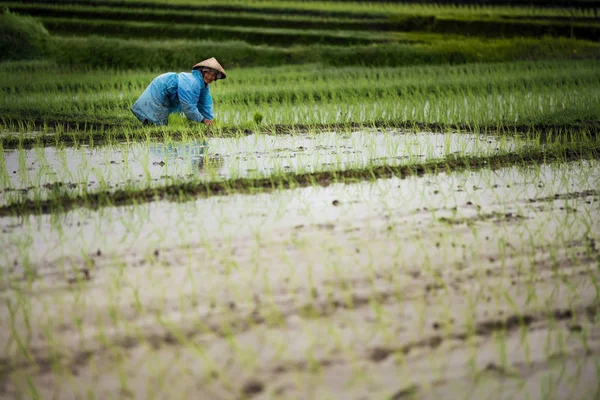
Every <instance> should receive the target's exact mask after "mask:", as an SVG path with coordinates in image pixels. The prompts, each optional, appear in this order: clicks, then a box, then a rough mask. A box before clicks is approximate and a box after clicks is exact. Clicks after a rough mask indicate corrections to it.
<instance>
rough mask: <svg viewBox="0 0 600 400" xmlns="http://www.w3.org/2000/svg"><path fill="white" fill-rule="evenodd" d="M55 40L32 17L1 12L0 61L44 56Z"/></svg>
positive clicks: (49, 52) (50, 51)
mask: <svg viewBox="0 0 600 400" xmlns="http://www.w3.org/2000/svg"><path fill="white" fill-rule="evenodd" d="M52 44H53V42H52V40H51V38H50V35H49V34H48V31H46V29H45V28H44V26H43V25H42V24H41V23H40V22H38V21H36V20H35V19H33V18H31V17H23V16H18V15H14V14H12V13H11V12H9V11H8V10H5V11H3V12H2V13H1V14H0V61H8V60H26V59H33V58H44V57H46V56H48V55H51V54H52V49H51V46H52Z"/></svg>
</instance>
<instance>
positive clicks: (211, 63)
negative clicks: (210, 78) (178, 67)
mask: <svg viewBox="0 0 600 400" xmlns="http://www.w3.org/2000/svg"><path fill="white" fill-rule="evenodd" d="M202 67H206V68H211V69H214V70H215V71H218V72H220V73H221V77H220V78H218V79H225V77H226V76H227V75H226V74H225V70H224V69H223V67H222V66H221V64H219V62H218V61H217V59H216V58H214V57H211V58H207V59H206V60H204V61H200V62H199V63H198V64H196V65H194V67H193V68H192V69H200V68H202Z"/></svg>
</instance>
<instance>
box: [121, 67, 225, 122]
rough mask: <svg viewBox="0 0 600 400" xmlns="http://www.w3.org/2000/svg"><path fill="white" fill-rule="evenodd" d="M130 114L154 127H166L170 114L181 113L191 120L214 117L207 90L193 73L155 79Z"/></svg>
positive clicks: (202, 80) (167, 75) (197, 75)
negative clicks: (150, 123)
mask: <svg viewBox="0 0 600 400" xmlns="http://www.w3.org/2000/svg"><path fill="white" fill-rule="evenodd" d="M131 111H132V112H133V114H134V115H135V116H136V117H137V118H138V119H139V120H140V121H143V120H145V119H147V120H148V121H149V122H152V123H154V124H156V125H167V124H168V118H169V114H171V113H174V112H182V111H183V113H184V114H185V116H186V117H187V119H189V120H190V121H196V122H202V120H203V119H208V120H212V119H213V118H214V115H213V102H212V97H211V95H210V88H209V87H208V85H207V84H206V83H204V79H203V78H202V73H200V72H199V71H196V70H193V71H192V72H182V73H180V74H177V73H175V72H167V73H166V74H162V75H159V76H157V77H156V78H154V80H153V81H152V83H150V86H148V87H147V88H146V90H144V93H142V95H141V96H140V97H139V99H137V100H136V102H135V103H134V104H133V106H132V107H131Z"/></svg>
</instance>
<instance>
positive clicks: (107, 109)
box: [0, 61, 600, 145]
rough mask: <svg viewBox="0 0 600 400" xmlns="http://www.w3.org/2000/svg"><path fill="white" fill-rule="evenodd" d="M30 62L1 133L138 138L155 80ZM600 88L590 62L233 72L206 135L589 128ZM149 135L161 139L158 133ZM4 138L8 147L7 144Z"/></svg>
mask: <svg viewBox="0 0 600 400" xmlns="http://www.w3.org/2000/svg"><path fill="white" fill-rule="evenodd" d="M29 65H30V64H27V63H25V64H23V68H24V70H23V71H15V68H17V66H16V64H9V65H7V66H6V70H4V71H2V69H0V91H1V92H3V93H6V94H8V95H7V96H4V97H3V98H2V99H0V109H1V110H2V111H3V112H2V121H3V122H2V123H3V126H4V128H5V129H13V130H14V129H16V130H20V131H24V130H27V129H31V128H32V127H31V126H30V125H31V124H33V125H34V126H37V127H44V126H47V127H55V128H56V129H58V130H59V132H60V130H61V129H72V128H73V127H74V126H75V125H79V126H80V127H81V128H84V127H85V126H88V127H89V128H94V129H93V131H94V133H92V132H91V131H90V132H85V131H84V132H80V133H77V134H76V135H81V136H80V138H81V140H87V139H85V138H91V137H96V138H98V135H100V136H101V135H102V129H100V130H98V129H99V128H101V126H105V128H106V129H109V128H110V129H112V128H118V127H122V128H123V130H122V131H121V132H120V133H118V129H112V130H114V131H115V132H108V131H107V132H106V134H107V135H109V136H112V135H114V134H116V135H117V136H118V137H121V138H125V137H133V136H136V135H141V136H142V137H143V135H144V133H141V132H145V131H144V130H142V131H140V133H135V131H136V130H139V129H138V128H137V127H138V126H139V123H138V121H137V120H136V119H135V118H134V117H133V115H132V114H131V113H130V111H129V107H130V106H131V104H133V102H134V101H135V100H136V99H137V97H138V96H139V94H140V93H141V92H142V91H143V90H144V88H145V86H146V85H147V84H148V83H149V82H150V81H151V79H152V78H153V77H154V76H155V75H154V73H151V72H136V71H121V72H114V73H113V72H112V71H102V70H96V71H88V70H86V69H83V70H81V71H79V70H77V69H65V70H62V71H61V67H60V66H58V65H54V66H53V65H51V64H44V65H43V66H41V67H40V69H39V70H36V72H35V73H34V74H33V77H31V78H28V77H30V76H31V72H30V70H29V69H28V66H29ZM599 88H600V69H599V68H598V64H597V62H595V61H548V62H537V63H533V62H519V63H498V64H472V65H464V66H452V67H448V66H430V67H405V68H367V67H364V68H360V69H357V68H352V67H342V68H325V67H322V66H319V65H307V66H296V67H292V66H287V67H280V68H251V69H239V70H236V69H232V70H231V72H230V75H229V78H228V79H227V80H225V81H222V82H218V83H217V84H216V85H215V86H213V87H212V94H213V99H214V102H215V105H216V110H217V111H216V119H217V121H218V123H217V125H216V127H215V128H214V129H212V130H211V132H212V133H209V134H213V135H219V134H226V135H230V134H232V133H233V134H235V132H238V133H243V132H244V131H245V130H248V129H250V130H257V131H263V132H267V133H268V132H285V131H286V130H294V129H297V130H306V129H310V127H311V126H312V127H314V128H318V127H321V129H326V127H327V126H332V127H333V126H339V127H343V126H348V127H350V126H379V127H385V126H390V127H408V128H410V127H411V126H412V127H415V128H417V129H418V128H422V127H424V126H432V127H438V128H439V129H442V130H444V129H453V128H458V129H461V130H465V131H473V132H477V131H479V130H481V129H483V130H487V131H489V130H504V131H506V130H510V129H512V128H515V129H517V130H520V131H523V129H522V128H523V127H527V126H531V127H532V128H533V127H535V126H536V125H546V126H552V125H556V126H563V127H564V126H566V125H568V124H584V126H585V124H586V123H590V124H591V125H589V127H590V129H592V130H593V131H595V130H596V129H597V127H596V125H597V121H598V117H597V115H598V113H599V110H600V97H599V95H598V93H600V91H599ZM257 112H260V113H261V114H262V115H263V116H264V119H263V120H262V122H261V124H260V125H257V124H256V123H255V122H254V121H253V116H254V115H255V114H256V113H257ZM19 126H21V127H19ZM61 126H63V128H61ZM111 127H112V128H111ZM444 127H446V128H444ZM198 129H199V130H198V131H199V132H205V129H200V127H198ZM182 130H183V131H190V132H193V131H194V127H193V124H188V123H186V121H185V120H184V119H181V118H179V117H177V116H173V117H172V118H171V126H170V127H169V128H167V129H166V132H170V133H171V134H177V133H178V132H181V131H182ZM150 132H152V130H150ZM156 132H157V133H158V135H162V133H160V132H162V130H157V131H156ZM151 134H152V135H155V133H151ZM70 135H71V134H68V135H65V136H66V137H69V136H70ZM89 135H91V136H89ZM3 140H4V143H5V145H7V144H8V143H9V142H10V141H11V140H13V141H14V138H13V139H10V140H9V139H7V138H6V137H5V138H4V139H3ZM25 140H26V141H31V140H34V139H25ZM44 140H45V139H44ZM50 140H52V139H50Z"/></svg>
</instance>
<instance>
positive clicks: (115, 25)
mask: <svg viewBox="0 0 600 400" xmlns="http://www.w3.org/2000/svg"><path fill="white" fill-rule="evenodd" d="M17 10H19V8H17ZM20 10H21V12H24V13H25V14H27V10H25V9H22V8H21V9H20ZM92 12H94V10H92ZM48 14H49V15H48ZM71 14H76V13H71ZM106 14H110V13H106V12H104V13H99V14H98V15H95V16H94V15H93V14H91V13H89V14H86V15H85V16H84V17H83V18H82V17H81V16H79V15H73V16H71V17H67V16H68V13H67V15H63V12H62V11H60V10H57V11H56V12H54V13H48V12H46V11H44V10H38V11H36V12H33V15H36V16H37V17H38V19H39V20H40V21H41V22H43V23H44V25H45V26H46V28H47V29H48V30H49V31H50V32H51V33H53V34H61V35H102V36H111V37H124V38H130V37H131V38H149V39H160V38H162V39H165V38H190V37H203V36H204V37H210V38H211V39H212V40H244V41H246V42H248V43H253V44H264V45H269V46H291V45H306V44H316V43H322V44H332V45H345V46H349V45H353V44H364V43H377V42H382V41H388V40H394V39H395V38H396V37H397V36H395V35H394V34H393V31H397V32H409V31H410V32H430V33H437V34H461V35H465V36H484V37H512V36H543V35H551V36H564V37H576V38H581V39H588V40H597V39H598V38H599V37H600V26H598V24H595V23H594V22H592V21H589V23H585V22H581V21H578V22H573V21H563V22H561V21H557V22H542V21H519V20H514V21H511V20H507V19H501V20H495V19H490V20H485V19H484V20H459V19H448V18H446V19H440V18H437V17H433V16H432V17H420V16H415V17H410V16H399V17H391V18H390V19H388V20H387V22H386V23H385V25H384V24H379V25H378V24H374V23H373V22H369V23H368V24H367V25H365V26H360V25H358V24H350V26H339V25H338V26H333V25H334V24H329V23H326V22H325V21H321V22H319V21H315V22H314V24H313V25H312V26H309V27H307V26H306V24H302V23H301V24H300V25H298V26H296V25H295V23H294V22H292V21H287V20H286V19H284V20H282V21H281V22H280V24H279V26H273V24H272V23H267V24H265V25H261V24H260V23H256V24H253V25H254V26H248V24H246V21H244V20H239V19H238V20H233V21H229V22H228V23H222V21H219V18H211V17H210V16H209V15H208V16H205V17H204V18H203V19H202V21H193V20H188V21H180V22H177V23H176V24H175V25H174V22H173V21H166V22H165V21H163V22H154V21H152V18H150V21H148V18H146V17H145V16H144V15H140V17H139V18H137V20H134V21H131V20H127V19H126V18H123V17H119V18H118V19H117V20H111V18H114V16H112V17H111V15H106ZM114 14H116V15H118V14H120V13H119V12H118V11H115V12H114ZM268 20H269V21H272V20H273V16H268ZM257 22H260V21H257ZM346 25H347V24H346ZM380 25H381V26H380ZM323 26H328V28H327V29H323V28H322V27H323ZM349 29H351V30H349ZM382 31H389V34H386V33H385V32H382Z"/></svg>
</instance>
